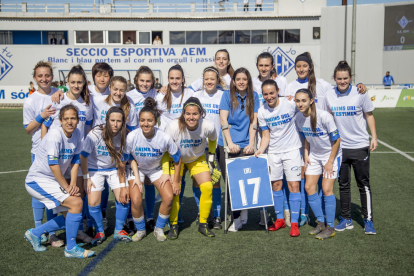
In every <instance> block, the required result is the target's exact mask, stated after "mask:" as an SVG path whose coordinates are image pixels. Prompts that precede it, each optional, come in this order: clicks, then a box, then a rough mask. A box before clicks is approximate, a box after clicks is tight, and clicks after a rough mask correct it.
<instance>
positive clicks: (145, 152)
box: [126, 128, 180, 172]
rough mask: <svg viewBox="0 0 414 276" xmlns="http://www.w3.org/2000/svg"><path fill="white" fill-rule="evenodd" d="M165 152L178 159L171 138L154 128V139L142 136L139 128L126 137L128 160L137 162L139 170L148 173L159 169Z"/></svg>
mask: <svg viewBox="0 0 414 276" xmlns="http://www.w3.org/2000/svg"><path fill="white" fill-rule="evenodd" d="M165 152H168V153H169V154H170V156H178V159H179V158H180V157H179V155H180V152H179V151H178V147H177V145H176V144H175V143H174V141H173V140H172V138H171V137H170V136H169V135H168V134H166V133H165V132H163V131H162V130H159V129H158V128H155V134H154V137H152V138H151V139H147V138H146V137H145V136H144V134H143V133H142V129H141V128H138V129H136V130H134V131H132V132H130V133H129V134H128V136H127V141H126V153H127V154H128V155H129V156H130V160H132V159H135V161H137V163H138V166H139V169H140V170H141V169H142V170H143V171H145V172H148V171H151V170H153V169H156V168H158V167H160V166H161V159H162V156H163V155H164V153H165ZM178 159H177V160H176V161H177V162H178Z"/></svg>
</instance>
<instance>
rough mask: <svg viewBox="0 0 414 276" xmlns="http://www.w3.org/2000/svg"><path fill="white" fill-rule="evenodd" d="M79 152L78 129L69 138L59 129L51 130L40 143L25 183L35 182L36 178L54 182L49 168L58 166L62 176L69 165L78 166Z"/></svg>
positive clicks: (80, 143)
mask: <svg viewBox="0 0 414 276" xmlns="http://www.w3.org/2000/svg"><path fill="white" fill-rule="evenodd" d="M81 150H82V136H81V133H80V131H79V129H75V131H74V132H73V133H72V136H71V137H70V138H68V137H66V135H65V133H64V131H63V129H62V128H61V127H58V128H55V129H51V130H50V131H49V132H48V133H47V134H46V136H45V137H44V138H43V140H42V141H41V142H40V145H39V147H38V149H37V151H36V159H35V161H34V162H33V164H32V166H31V167H30V170H29V173H28V174H27V177H26V183H28V182H31V181H36V178H48V179H52V180H56V178H55V176H54V175H53V172H52V170H51V169H50V167H49V166H50V165H59V166H60V171H61V172H62V175H63V174H65V172H66V170H67V169H68V168H69V166H70V164H71V163H72V164H80V158H79V154H80V152H81Z"/></svg>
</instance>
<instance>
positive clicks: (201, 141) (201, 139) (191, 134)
mask: <svg viewBox="0 0 414 276" xmlns="http://www.w3.org/2000/svg"><path fill="white" fill-rule="evenodd" d="M165 132H166V133H167V134H168V135H170V136H171V138H172V139H173V141H174V143H175V144H176V145H177V147H178V148H179V150H180V153H181V160H182V161H183V163H191V162H193V161H195V160H197V158H199V157H200V156H202V155H204V153H205V149H206V145H207V143H206V139H209V140H211V141H215V140H216V139H217V133H216V129H215V127H214V124H213V123H212V122H210V121H209V120H205V119H200V121H199V125H198V128H197V129H196V130H194V131H190V130H188V129H187V128H185V130H184V131H180V128H179V124H178V120H174V121H172V122H171V123H170V124H169V125H168V126H167V129H166V130H165Z"/></svg>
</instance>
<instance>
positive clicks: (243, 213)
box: [240, 210, 249, 225]
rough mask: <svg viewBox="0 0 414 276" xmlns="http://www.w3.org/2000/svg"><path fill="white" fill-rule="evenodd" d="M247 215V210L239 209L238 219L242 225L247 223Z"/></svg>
mask: <svg viewBox="0 0 414 276" xmlns="http://www.w3.org/2000/svg"><path fill="white" fill-rule="evenodd" d="M248 215H249V213H248V212H247V210H241V212H240V219H241V223H242V225H245V224H246V223H247V219H248V217H249V216H248Z"/></svg>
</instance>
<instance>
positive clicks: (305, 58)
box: [295, 53, 312, 68]
mask: <svg viewBox="0 0 414 276" xmlns="http://www.w3.org/2000/svg"><path fill="white" fill-rule="evenodd" d="M298 61H304V62H306V63H307V64H308V65H309V67H310V68H312V61H311V59H310V58H309V57H308V55H307V54H305V53H303V54H300V55H299V56H297V57H296V59H295V65H296V63H298Z"/></svg>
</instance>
